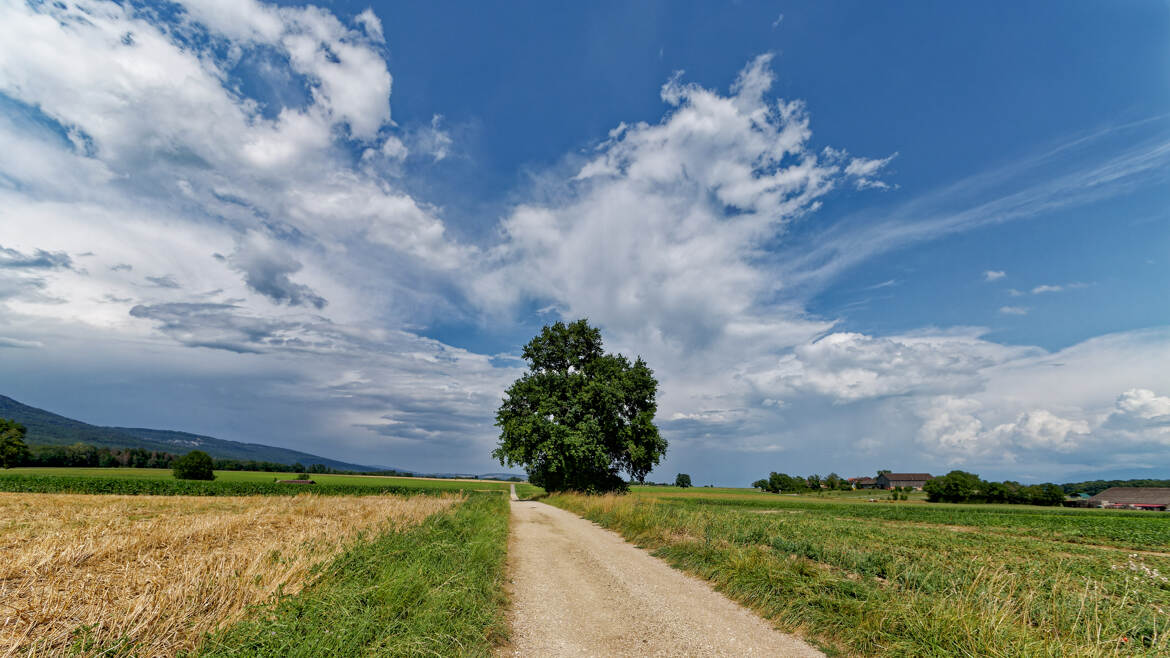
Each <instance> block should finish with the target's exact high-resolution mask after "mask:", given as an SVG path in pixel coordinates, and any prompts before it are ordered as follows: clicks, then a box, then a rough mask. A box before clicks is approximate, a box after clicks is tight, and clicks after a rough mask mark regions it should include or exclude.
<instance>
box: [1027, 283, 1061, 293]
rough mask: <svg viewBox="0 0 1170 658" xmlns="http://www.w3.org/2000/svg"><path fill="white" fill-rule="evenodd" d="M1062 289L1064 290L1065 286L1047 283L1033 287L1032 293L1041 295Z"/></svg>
mask: <svg viewBox="0 0 1170 658" xmlns="http://www.w3.org/2000/svg"><path fill="white" fill-rule="evenodd" d="M1061 290H1064V286H1052V285H1047V284H1045V285H1040V286H1036V287H1035V288H1032V294H1033V295H1039V294H1042V293H1046V292H1060V291H1061Z"/></svg>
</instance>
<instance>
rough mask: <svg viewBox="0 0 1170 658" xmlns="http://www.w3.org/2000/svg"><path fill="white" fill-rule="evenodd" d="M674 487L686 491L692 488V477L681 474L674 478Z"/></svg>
mask: <svg viewBox="0 0 1170 658" xmlns="http://www.w3.org/2000/svg"><path fill="white" fill-rule="evenodd" d="M674 486H676V487H682V488H684V489H685V488H687V487H689V486H691V476H690V475H688V474H686V473H679V474H678V475H676V476H675V477H674Z"/></svg>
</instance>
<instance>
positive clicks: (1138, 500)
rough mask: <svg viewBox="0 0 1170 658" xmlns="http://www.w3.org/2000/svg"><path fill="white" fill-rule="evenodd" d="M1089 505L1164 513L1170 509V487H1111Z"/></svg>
mask: <svg viewBox="0 0 1170 658" xmlns="http://www.w3.org/2000/svg"><path fill="white" fill-rule="evenodd" d="M1088 503H1089V507H1108V508H1111V509H1141V510H1150V511H1155V512H1164V511H1166V509H1167V508H1168V507H1170V487H1109V488H1108V489H1106V490H1105V491H1102V492H1101V493H1099V494H1097V495H1096V496H1093V497H1091V498H1089V501H1088Z"/></svg>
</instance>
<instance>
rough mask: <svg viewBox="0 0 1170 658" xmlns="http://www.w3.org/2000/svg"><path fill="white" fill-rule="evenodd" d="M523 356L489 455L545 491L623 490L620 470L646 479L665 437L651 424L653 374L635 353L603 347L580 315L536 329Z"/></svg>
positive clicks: (597, 334) (655, 385)
mask: <svg viewBox="0 0 1170 658" xmlns="http://www.w3.org/2000/svg"><path fill="white" fill-rule="evenodd" d="M523 356H524V359H525V361H527V362H528V372H527V373H525V374H524V375H523V376H522V377H520V379H517V380H516V382H515V383H513V384H512V386H511V387H510V388H508V390H507V391H506V392H505V394H504V402H503V404H501V405H500V409H499V411H498V412H496V425H497V426H498V427H499V428H500V442H499V445H498V446H497V447H496V449H495V450H493V451H492V456H493V457H495V458H496V459H498V460H500V464H502V465H505V466H512V465H520V466H523V467H524V468H525V469H527V471H528V479H529V481H530V482H532V483H533V484H535V485H538V486H541V487H544V488H545V489H546V490H548V491H568V490H573V491H585V492H604V491H622V490H625V489H626V488H627V484H626V481H625V480H624V479H623V478H622V477H621V475H620V473H622V472H623V471H624V472H625V473H627V474H628V475H629V477H630V478H631V479H634V480H637V481H639V482H641V481H642V480H643V479H645V477H646V474H647V473H649V472H650V469H652V468H654V466H655V465H656V464H658V461H659V460H660V459H661V458H662V455H663V454H665V452H666V440H665V439H663V438H662V437H661V436H659V434H658V428H657V427H656V426H655V425H654V413H655V411H657V409H658V404H657V402H656V401H655V396H656V395H657V392H658V381H657V380H656V379H654V373H653V372H652V371H651V370H650V368H648V367H647V366H646V363H645V362H644V361H642V359H641V357H639V358H637V359H636V360H635V361H634V362H633V363H630V361H629V359H627V358H626V357H624V356H622V355H620V354H606V353H605V352H604V351H603V350H602V344H601V331H599V330H598V329H596V328H594V327H591V326H589V322H588V321H587V320H583V319H582V320H578V321H576V322H573V323H571V324H567V325H566V324H564V323H563V322H557V323H556V324H554V325H552V326H548V327H545V328H543V329H542V330H541V332H540V335H539V336H537V337H535V338H533V339H532V340H531V341H529V343H528V344H527V345H525V346H524V353H523Z"/></svg>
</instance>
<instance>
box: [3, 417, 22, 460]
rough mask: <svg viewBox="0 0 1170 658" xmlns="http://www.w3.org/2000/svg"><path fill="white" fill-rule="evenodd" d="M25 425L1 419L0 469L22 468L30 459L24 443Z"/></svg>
mask: <svg viewBox="0 0 1170 658" xmlns="http://www.w3.org/2000/svg"><path fill="white" fill-rule="evenodd" d="M24 434H25V429H24V425H21V424H20V423H18V422H16V421H15V420H6V419H4V418H0V468H12V467H13V466H20V465H21V464H22V463H24V462H25V460H27V459H28V455H29V452H28V446H27V445H25V443H24Z"/></svg>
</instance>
